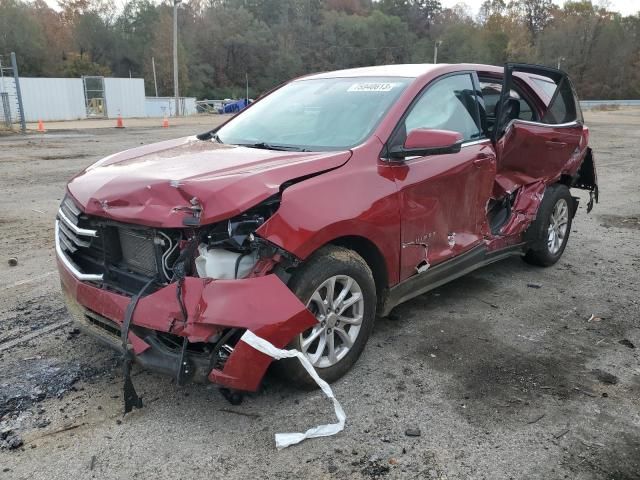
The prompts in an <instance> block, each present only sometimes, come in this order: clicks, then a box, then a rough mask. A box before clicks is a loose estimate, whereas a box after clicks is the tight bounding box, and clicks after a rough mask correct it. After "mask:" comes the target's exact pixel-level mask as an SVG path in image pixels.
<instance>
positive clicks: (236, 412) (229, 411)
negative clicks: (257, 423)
mask: <svg viewBox="0 0 640 480" xmlns="http://www.w3.org/2000/svg"><path fill="white" fill-rule="evenodd" d="M218 410H219V411H221V412H225V413H234V414H236V415H242V416H243V417H251V418H260V414H259V413H249V412H241V411H238V410H231V409H230V408H219V409H218Z"/></svg>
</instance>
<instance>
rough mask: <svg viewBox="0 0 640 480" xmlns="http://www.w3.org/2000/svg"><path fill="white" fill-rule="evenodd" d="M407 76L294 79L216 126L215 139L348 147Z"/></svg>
mask: <svg viewBox="0 0 640 480" xmlns="http://www.w3.org/2000/svg"><path fill="white" fill-rule="evenodd" d="M410 81H411V79H407V78H397V77H391V78H387V77H367V78H364V77H359V78H319V79H313V80H298V81H295V82H292V83H289V84H287V85H285V86H283V87H282V88H280V89H278V90H276V91H275V92H273V93H272V94H270V95H268V96H267V97H265V98H264V99H262V100H260V102H258V103H257V104H255V105H254V106H252V107H251V108H250V109H249V110H247V111H246V112H244V113H241V114H240V115H238V116H237V117H235V118H233V119H232V120H230V121H229V122H228V123H227V124H226V125H224V126H223V127H221V128H220V129H219V130H218V131H217V132H216V135H217V137H216V139H217V140H219V141H220V142H222V143H228V144H234V145H246V146H253V147H257V148H273V149H291V150H310V151H314V150H315V151H318V150H337V149H344V148H351V147H353V146H356V145H358V144H360V143H362V142H363V141H364V140H365V139H366V138H367V137H368V136H369V135H370V134H371V132H373V130H374V128H375V127H376V126H377V125H378V123H379V122H380V120H381V119H382V117H383V116H384V114H385V113H386V112H387V110H388V109H389V107H390V106H391V105H392V104H393V103H394V102H395V101H396V100H397V98H398V97H399V96H400V93H401V92H402V91H403V90H404V89H405V87H406V86H407V85H408V84H409V82H410Z"/></svg>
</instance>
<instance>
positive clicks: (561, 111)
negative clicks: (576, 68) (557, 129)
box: [533, 76, 583, 125]
mask: <svg viewBox="0 0 640 480" xmlns="http://www.w3.org/2000/svg"><path fill="white" fill-rule="evenodd" d="M533 81H534V83H535V84H536V85H537V86H538V87H539V88H540V89H542V91H543V92H544V93H545V94H546V95H547V96H548V98H546V99H544V101H545V103H546V105H547V107H546V110H545V112H544V115H543V116H542V119H541V121H542V123H548V124H549V125H559V124H563V123H571V122H575V121H578V122H582V121H583V120H582V111H581V110H580V104H579V103H578V99H577V97H576V94H575V91H574V90H573V86H572V85H571V82H570V81H569V79H568V78H567V77H566V76H563V77H562V78H561V79H560V81H559V82H558V83H556V82H554V81H553V80H551V79H549V80H547V79H540V78H533Z"/></svg>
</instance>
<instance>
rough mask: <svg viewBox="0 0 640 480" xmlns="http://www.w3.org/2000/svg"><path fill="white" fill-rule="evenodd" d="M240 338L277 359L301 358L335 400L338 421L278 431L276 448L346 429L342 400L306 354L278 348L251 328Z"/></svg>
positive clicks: (323, 389)
mask: <svg viewBox="0 0 640 480" xmlns="http://www.w3.org/2000/svg"><path fill="white" fill-rule="evenodd" d="M240 340H242V341H243V342H245V343H247V344H248V345H251V346H252V347H253V348H255V349H256V350H258V351H259V352H262V353H264V354H266V355H269V356H270V357H272V358H275V359H276V360H281V359H283V358H293V357H297V358H298V360H300V363H302V366H303V367H304V369H305V370H306V371H307V372H309V375H311V378H313V380H314V381H315V382H316V383H317V384H318V386H319V387H320V388H321V389H322V391H323V392H324V393H325V395H326V396H327V397H329V398H330V399H331V400H332V401H333V408H334V409H335V411H336V417H338V423H332V424H329V425H318V426H317V427H313V428H310V429H309V430H307V431H306V432H304V433H276V448H277V449H278V450H282V449H283V448H286V447H288V446H289V445H295V444H296V443H300V442H301V441H303V440H304V439H306V438H315V437H329V436H331V435H335V434H336V433H338V432H341V431H342V430H344V422H345V420H346V418H347V417H346V415H345V414H344V410H343V409H342V405H340V402H338V400H337V399H336V397H335V396H334V395H333V391H332V390H331V387H330V386H329V384H328V383H327V382H325V381H324V380H322V379H321V378H320V377H319V376H318V374H317V373H316V370H315V369H314V368H313V365H311V362H309V360H308V359H307V357H305V356H304V354H302V353H301V352H299V351H297V350H282V349H280V348H276V347H274V346H273V345H272V344H271V343H269V342H267V341H266V340H265V339H264V338H260V337H258V336H257V335H256V334H254V333H253V332H250V331H249V330H247V331H246V332H244V335H242V338H240Z"/></svg>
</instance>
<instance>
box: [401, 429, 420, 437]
mask: <svg viewBox="0 0 640 480" xmlns="http://www.w3.org/2000/svg"><path fill="white" fill-rule="evenodd" d="M404 434H405V435H406V436H407V437H419V436H420V435H421V434H422V433H421V432H420V429H419V428H407V429H406V430H405V431H404Z"/></svg>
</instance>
